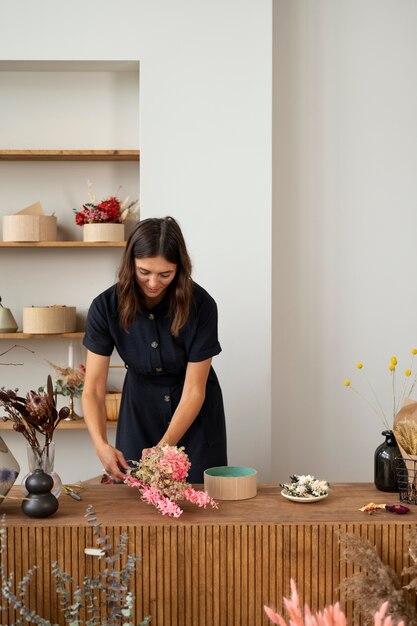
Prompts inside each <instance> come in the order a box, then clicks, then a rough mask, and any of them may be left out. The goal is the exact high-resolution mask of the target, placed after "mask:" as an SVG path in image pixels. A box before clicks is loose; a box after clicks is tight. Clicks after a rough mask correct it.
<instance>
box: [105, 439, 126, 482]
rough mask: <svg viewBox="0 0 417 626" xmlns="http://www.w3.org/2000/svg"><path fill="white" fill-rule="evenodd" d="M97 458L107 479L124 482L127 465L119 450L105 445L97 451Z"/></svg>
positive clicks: (107, 444)
mask: <svg viewBox="0 0 417 626" xmlns="http://www.w3.org/2000/svg"><path fill="white" fill-rule="evenodd" d="M97 456H98V458H99V459H100V461H101V462H102V463H103V469H104V471H105V472H106V474H107V475H108V476H109V478H111V479H112V480H114V481H116V482H123V481H124V479H125V477H126V470H128V469H129V465H128V464H127V462H126V459H125V457H124V456H123V453H122V452H120V450H118V449H117V448H114V447H113V446H111V445H110V444H109V443H106V444H104V445H102V446H101V447H100V448H99V449H97ZM123 470H125V471H123Z"/></svg>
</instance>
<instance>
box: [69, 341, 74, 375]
mask: <svg viewBox="0 0 417 626" xmlns="http://www.w3.org/2000/svg"><path fill="white" fill-rule="evenodd" d="M68 367H70V368H71V369H73V368H74V346H73V345H72V342H71V343H70V345H69V346H68Z"/></svg>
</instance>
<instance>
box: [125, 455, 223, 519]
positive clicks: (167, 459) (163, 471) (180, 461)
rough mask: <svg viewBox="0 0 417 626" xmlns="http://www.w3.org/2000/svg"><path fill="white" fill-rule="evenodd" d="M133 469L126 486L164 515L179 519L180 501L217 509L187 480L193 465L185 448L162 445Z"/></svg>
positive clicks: (135, 464)
mask: <svg viewBox="0 0 417 626" xmlns="http://www.w3.org/2000/svg"><path fill="white" fill-rule="evenodd" d="M132 462H133V464H134V466H135V467H133V468H131V469H130V470H129V471H128V473H127V476H126V478H125V483H126V484H128V485H130V486H131V487H136V488H137V489H139V492H140V494H141V497H142V500H144V501H145V502H148V504H153V505H154V506H155V507H156V508H157V509H158V511H159V512H160V513H162V515H168V516H170V517H179V516H180V515H181V513H182V510H181V509H180V507H179V506H178V504H177V502H178V500H188V502H192V503H193V504H196V505H197V506H199V507H204V508H206V506H207V505H208V504H209V505H210V506H212V507H213V508H218V505H217V502H215V500H213V498H211V497H210V496H209V495H208V493H207V492H206V491H197V490H195V489H194V488H193V487H192V486H191V485H190V483H187V481H186V478H187V475H188V471H189V469H190V467H191V463H190V461H189V460H188V456H187V454H186V453H185V452H184V448H182V447H181V448H177V447H176V446H169V445H167V444H162V445H158V446H155V447H154V448H151V451H150V452H149V454H148V455H147V456H145V457H144V458H143V459H141V460H140V461H132Z"/></svg>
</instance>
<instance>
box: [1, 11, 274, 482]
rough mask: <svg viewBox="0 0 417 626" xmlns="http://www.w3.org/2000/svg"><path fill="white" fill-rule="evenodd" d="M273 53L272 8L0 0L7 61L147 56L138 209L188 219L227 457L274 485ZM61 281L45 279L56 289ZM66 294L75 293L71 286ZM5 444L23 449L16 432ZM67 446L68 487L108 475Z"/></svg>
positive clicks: (20, 133) (102, 275)
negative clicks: (207, 301) (214, 326)
mask: <svg viewBox="0 0 417 626" xmlns="http://www.w3.org/2000/svg"><path fill="white" fill-rule="evenodd" d="M16 33H18V36H16ZM271 58H272V56H271V3H270V2H269V0H268V1H267V0H262V1H259V0H257V2H253V1H250V0H244V1H243V2H242V1H241V0H228V2H223V0H214V1H213V2H210V3H207V2H203V1H202V0H193V1H191V0H178V1H176V2H175V3H173V2H170V1H169V0H159V1H158V0H157V1H154V2H152V3H149V2H146V1H145V0H134V1H133V0H131V1H127V0H124V1H122V2H118V3H115V2H112V1H110V0H105V1H103V0H91V1H90V2H88V3H85V2H82V1H81V0H75V1H73V2H72V3H71V4H70V5H62V4H59V5H57V3H55V2H53V1H52V0H48V1H47V0H43V1H42V0H40V1H38V2H36V3H31V2H28V1H26V2H23V1H20V2H19V1H17V2H14V3H10V2H5V1H4V0H0V60H22V61H24V60H61V61H65V60H67V61H72V60H120V61H125V60H136V61H140V123H139V127H140V149H141V166H140V169H141V189H140V196H141V207H142V208H141V215H142V217H149V216H162V215H166V214H172V215H174V216H175V217H176V218H177V219H178V220H179V221H180V223H181V225H182V227H183V230H184V233H185V236H186V238H187V241H188V244H189V248H190V251H191V254H192V257H193V261H194V266H195V273H194V276H195V278H196V280H197V281H198V282H200V283H201V284H203V285H204V286H205V287H206V288H207V289H208V291H210V292H211V293H212V295H213V296H214V297H215V298H216V300H217V302H218V305H219V312H220V340H221V343H222V346H223V353H222V354H221V355H220V356H219V357H217V358H216V359H215V364H214V365H215V368H216V370H217V372H218V375H219V377H220V379H221V382H222V387H223V391H224V397H225V405H226V413H227V424H228V435H229V461H230V462H231V463H234V464H242V465H243V464H244V465H248V466H252V467H255V468H257V469H258V470H259V473H260V478H261V479H262V480H269V479H270V478H271V475H270V430H271V423H270V377H271V366H270V353H271V347H270V346H271V317H270V310H271V292H270V276H271V244H270V222H271V196H270V188H271V161H270V153H271V64H272V63H271ZM37 95H38V91H37V87H36V85H34V87H33V97H34V98H36V97H37ZM0 106H1V104H0ZM86 106H88V98H86ZM24 129H25V126H22V127H20V126H19V125H15V126H14V128H13V132H12V133H11V134H12V138H11V142H13V141H14V139H13V137H14V135H16V143H15V144H13V143H11V145H8V146H1V147H22V146H23V147H26V146H25V145H24V141H25V136H26V135H25V131H24ZM44 133H45V137H46V136H49V138H50V139H53V142H54V144H55V140H56V141H57V142H58V144H59V147H62V148H71V147H74V145H73V144H72V142H73V136H71V137H68V136H66V134H63V135H61V134H60V131H59V129H58V131H57V135H58V136H57V137H55V133H54V135H53V137H52V136H51V135H48V133H49V130H48V127H47V126H46V127H45V128H44V129H43V132H42V136H43V135H44ZM9 137H10V135H9ZM1 141H2V139H1V137H0V142H1ZM8 141H9V140H8ZM80 141H81V140H80ZM61 142H62V143H63V144H64V143H65V144H67V145H61ZM67 142H68V143H67ZM18 143H19V145H17V144H18ZM37 147H39V146H37ZM46 147H48V145H46ZM53 147H55V146H53ZM76 147H84V145H78V146H76ZM87 147H101V146H87ZM115 147H119V146H115ZM125 147H126V146H125ZM3 167H4V165H3V164H0V171H1V170H2V169H3ZM25 167H29V166H26V165H25ZM34 167H43V165H41V164H38V165H36V166H34ZM50 167H52V166H50ZM54 167H57V166H54ZM3 171H4V170H3ZM51 172H52V170H51ZM55 173H56V171H55V170H53V174H54V177H55ZM5 176H6V178H7V176H8V175H5ZM58 176H61V172H59V174H58ZM114 178H117V174H116V175H115V177H114ZM112 180H113V178H112ZM54 185H55V183H54ZM6 187H7V185H6ZM1 193H2V195H3V193H4V191H3V184H2V185H1ZM7 193H9V196H10V195H11V196H13V193H12V192H7ZM55 193H56V194H59V185H57V186H56V188H55V190H54V194H55ZM10 202H11V198H10V197H9V200H8V203H9V204H10ZM1 210H2V211H3V207H2V208H1ZM87 252H88V251H85V252H84V253H83V254H84V255H86V254H87ZM49 254H50V251H49ZM60 254H61V253H60ZM65 254H67V253H65ZM77 254H78V253H77ZM80 254H81V253H80ZM21 258H22V257H21V256H20V255H19V260H17V261H16V262H18V263H22V266H20V267H19V268H16V272H17V274H18V279H17V282H18V283H19V290H18V289H17V287H16V291H15V292H14V291H8V300H9V299H10V298H14V297H17V293H18V292H19V293H20V291H21V290H22V289H24V285H25V281H27V274H28V269H27V264H29V263H31V261H29V260H26V264H25V263H24V262H22V261H21ZM3 259H4V255H3V256H2V258H1V265H0V288H1V289H2V290H3V285H4V282H5V274H4V271H5V270H4V267H5V266H4V260H3ZM31 259H32V256H31ZM97 259H98V257H97ZM97 259H96V257H95V260H96V261H97ZM80 262H81V264H83V263H86V261H85V259H80ZM112 267H113V259H110V257H109V256H108V255H105V254H103V255H102V256H101V257H99V261H97V264H96V265H95V266H94V272H95V276H97V285H96V284H94V285H92V286H91V287H92V288H91V291H92V292H95V291H96V286H98V284H99V283H100V285H101V283H102V282H103V281H104V282H107V281H108V283H109V284H110V283H111V282H112V278H113V277H112V276H110V275H111V273H112ZM33 269H34V268H33V266H31V268H30V270H31V271H33ZM35 269H36V266H35ZM44 282H46V281H43V282H42V290H44V289H45V285H44ZM16 285H17V283H16ZM56 285H57V282H54V283H53V284H52V285H49V288H50V289H51V290H53V293H55V291H54V290H55V289H56ZM67 289H68V290H69V291H70V292H71V291H72V292H73V289H74V287H73V283H71V282H70V284H69V285H68V287H67ZM73 293H74V292H73ZM92 295H93V294H92ZM74 296H76V297H79V296H78V295H77V293H76V292H75V293H74ZM82 298H84V296H82ZM5 299H6V297H5ZM9 305H10V306H12V304H9ZM12 308H13V307H12ZM44 346H45V349H46V344H44ZM1 374H2V375H3V371H2V372H1ZM13 374H16V383H15V384H16V385H19V380H22V381H25V378H24V376H25V375H24V374H23V373H22V372H21V370H17V369H16V370H15V369H13ZM8 375H9V374H8ZM12 437H14V439H13V441H12ZM5 438H6V437H5ZM7 441H8V442H9V443H10V446H11V447H12V448H13V449H15V447H17V446H18V445H21V444H20V443H17V439H16V436H15V434H14V433H9V434H8V435H7ZM57 444H58V445H57V453H56V458H57V469H59V471H60V473H61V474H62V476H63V478H64V480H65V481H72V480H77V479H80V478H84V477H87V476H91V475H94V474H97V473H99V470H100V465H99V464H98V462H96V461H95V460H94V462H93V461H92V460H91V459H92V458H93V453H92V450H91V446H90V443H89V440H88V435H87V433H86V432H79V433H73V432H71V433H68V432H62V433H57ZM75 446H76V448H77V463H76V465H75V464H74V452H73V450H74V447H75ZM60 447H61V451H60V450H59V448H60ZM64 448H65V449H64ZM19 454H20V453H19ZM64 459H65V461H64ZM19 460H20V459H19ZM58 466H59V467H58Z"/></svg>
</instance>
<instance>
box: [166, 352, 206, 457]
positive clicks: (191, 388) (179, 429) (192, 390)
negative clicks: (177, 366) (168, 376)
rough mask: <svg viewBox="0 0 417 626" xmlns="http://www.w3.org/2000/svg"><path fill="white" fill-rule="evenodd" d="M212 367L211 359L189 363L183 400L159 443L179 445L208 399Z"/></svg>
mask: <svg viewBox="0 0 417 626" xmlns="http://www.w3.org/2000/svg"><path fill="white" fill-rule="evenodd" d="M210 366H211V358H210V359H206V360H205V361H200V362H198V363H188V365H187V370H186V373H185V381H184V388H183V391H182V395H181V400H180V402H179V404H178V406H177V408H176V411H175V413H174V415H173V416H172V419H171V422H170V424H169V426H168V428H167V430H166V432H165V434H164V436H163V437H162V439H161V441H160V442H159V443H167V444H169V445H170V446H175V445H177V443H178V442H179V440H180V439H181V437H182V436H183V435H184V434H185V433H186V432H187V430H188V429H189V427H190V426H191V424H192V423H193V422H194V420H195V418H196V417H197V415H198V414H199V412H200V409H201V407H202V406H203V402H204V399H205V397H206V384H207V378H208V375H209V371H210Z"/></svg>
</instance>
